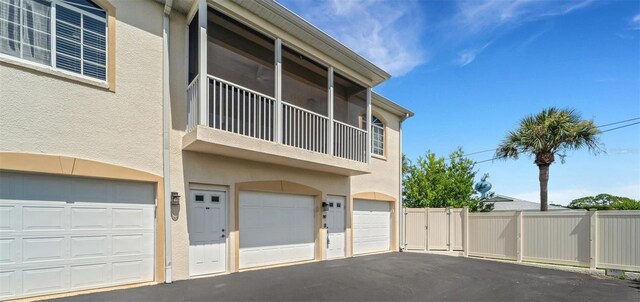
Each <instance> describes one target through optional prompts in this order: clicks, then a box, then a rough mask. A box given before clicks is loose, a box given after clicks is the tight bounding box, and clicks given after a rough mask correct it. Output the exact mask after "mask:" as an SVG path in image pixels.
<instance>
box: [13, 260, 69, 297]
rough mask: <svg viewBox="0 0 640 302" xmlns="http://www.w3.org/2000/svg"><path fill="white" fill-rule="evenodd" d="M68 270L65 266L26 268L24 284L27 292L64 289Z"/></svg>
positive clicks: (23, 278)
mask: <svg viewBox="0 0 640 302" xmlns="http://www.w3.org/2000/svg"><path fill="white" fill-rule="evenodd" d="M66 274H67V272H66V270H65V267H64V266H59V267H47V268H36V269H29V270H24V271H23V272H22V286H23V291H24V293H26V294H36V293H46V292H51V291H59V290H62V289H64V288H65V287H66V286H65V285H66V284H65V283H64V280H66V279H67V278H65V276H66Z"/></svg>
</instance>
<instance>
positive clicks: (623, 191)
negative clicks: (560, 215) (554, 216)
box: [506, 184, 640, 205]
mask: <svg viewBox="0 0 640 302" xmlns="http://www.w3.org/2000/svg"><path fill="white" fill-rule="evenodd" d="M600 193H607V194H611V195H617V196H624V197H629V198H633V199H640V186H638V185H637V184H632V185H623V186H618V187H608V188H605V187H602V188H570V189H563V190H549V196H548V200H549V203H555V204H561V205H567V204H569V203H570V202H571V201H572V200H574V199H577V198H580V197H585V196H595V195H598V194H600ZM506 195H508V196H511V197H515V198H519V199H524V200H528V201H533V202H540V192H538V191H535V192H523V193H516V194H506Z"/></svg>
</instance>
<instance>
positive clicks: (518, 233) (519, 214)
mask: <svg viewBox="0 0 640 302" xmlns="http://www.w3.org/2000/svg"><path fill="white" fill-rule="evenodd" d="M516 213H517V216H516V229H517V230H516V260H517V261H518V262H522V211H518V212H516Z"/></svg>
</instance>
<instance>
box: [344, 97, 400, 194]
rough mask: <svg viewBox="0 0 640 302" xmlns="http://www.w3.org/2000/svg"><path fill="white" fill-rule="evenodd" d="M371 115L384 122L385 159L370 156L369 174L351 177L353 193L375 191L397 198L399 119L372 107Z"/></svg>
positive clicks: (398, 184)
mask: <svg viewBox="0 0 640 302" xmlns="http://www.w3.org/2000/svg"><path fill="white" fill-rule="evenodd" d="M372 112H373V113H372V114H373V115H375V116H377V117H378V118H382V119H383V121H384V122H385V141H384V144H385V146H384V148H385V155H386V156H385V157H384V158H380V157H376V156H372V158H371V164H370V165H371V166H370V167H371V174H365V175H358V176H353V177H352V178H351V188H352V189H351V191H353V193H360V192H371V191H377V192H381V193H385V194H387V195H390V196H393V197H396V198H398V194H399V193H398V188H399V186H400V183H399V182H400V180H399V170H398V169H399V164H400V162H399V161H400V153H399V152H400V150H399V148H398V144H399V143H400V132H399V123H400V118H399V117H397V116H395V115H393V114H392V113H390V112H388V111H385V110H383V109H381V108H379V107H375V106H374V107H373V110H372Z"/></svg>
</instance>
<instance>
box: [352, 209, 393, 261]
mask: <svg viewBox="0 0 640 302" xmlns="http://www.w3.org/2000/svg"><path fill="white" fill-rule="evenodd" d="M390 240H391V207H390V204H389V203H388V202H383V201H372V200H355V201H354V209H353V253H354V254H362V253H372V252H380V251H388V250H389V247H390Z"/></svg>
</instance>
